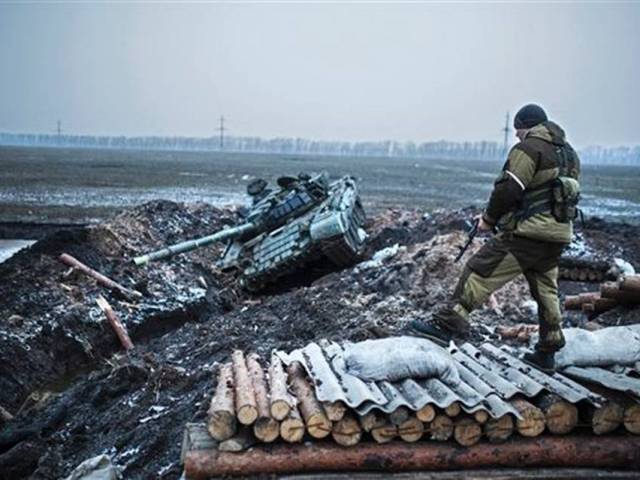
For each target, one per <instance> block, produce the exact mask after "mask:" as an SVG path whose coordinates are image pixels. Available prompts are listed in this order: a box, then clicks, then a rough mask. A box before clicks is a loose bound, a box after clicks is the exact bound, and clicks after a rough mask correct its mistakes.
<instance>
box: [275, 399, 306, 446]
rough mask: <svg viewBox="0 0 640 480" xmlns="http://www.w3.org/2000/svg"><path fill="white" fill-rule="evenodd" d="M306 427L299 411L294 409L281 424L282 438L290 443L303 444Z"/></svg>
mask: <svg viewBox="0 0 640 480" xmlns="http://www.w3.org/2000/svg"><path fill="white" fill-rule="evenodd" d="M304 432H305V426H304V422H303V421H302V418H301V417H300V414H299V413H298V409H296V408H294V409H292V410H291V412H290V413H289V416H288V417H287V418H285V419H284V420H283V421H282V423H281V424H280V436H281V437H282V438H283V439H284V440H285V441H286V442H289V443H296V442H301V441H302V438H303V437H304Z"/></svg>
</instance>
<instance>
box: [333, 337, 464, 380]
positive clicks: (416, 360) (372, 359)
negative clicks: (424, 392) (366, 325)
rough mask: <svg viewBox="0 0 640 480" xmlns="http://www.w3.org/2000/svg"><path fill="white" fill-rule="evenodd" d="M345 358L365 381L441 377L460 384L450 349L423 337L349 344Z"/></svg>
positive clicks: (352, 370)
mask: <svg viewBox="0 0 640 480" xmlns="http://www.w3.org/2000/svg"><path fill="white" fill-rule="evenodd" d="M344 359H345V363H346V366H347V371H348V373H350V374H351V375H354V376H356V377H358V378H361V379H363V380H373V381H377V380H387V381H390V382H393V381H396V380H401V379H403V378H438V379H440V380H442V381H443V382H445V383H448V384H450V385H457V384H458V383H460V376H459V374H458V369H457V367H456V364H455V361H454V360H453V358H452V357H451V355H449V352H447V351H446V350H445V349H444V348H442V347H440V346H438V345H436V344H435V343H433V342H431V341H429V340H426V339H422V338H415V337H391V338H382V339H379V340H366V341H364V342H359V343H351V344H347V345H346V346H345V355H344Z"/></svg>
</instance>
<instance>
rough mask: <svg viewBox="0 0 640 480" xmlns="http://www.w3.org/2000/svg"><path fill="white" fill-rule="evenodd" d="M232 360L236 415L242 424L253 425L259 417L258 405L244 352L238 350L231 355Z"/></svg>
mask: <svg viewBox="0 0 640 480" xmlns="http://www.w3.org/2000/svg"><path fill="white" fill-rule="evenodd" d="M231 362H232V364H233V380H234V382H235V404H236V416H237V417H238V421H239V422H240V423H241V424H243V425H251V424H253V422H255V421H256V419H257V418H258V405H257V403H256V394H255V391H254V389H253V382H252V381H251V378H250V377H249V370H248V369H247V362H246V361H245V358H244V354H243V353H242V352H241V351H240V350H236V351H235V352H233V354H232V355H231Z"/></svg>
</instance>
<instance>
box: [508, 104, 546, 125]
mask: <svg viewBox="0 0 640 480" xmlns="http://www.w3.org/2000/svg"><path fill="white" fill-rule="evenodd" d="M546 121H547V114H546V113H544V110H543V109H542V107H540V106H539V105H534V104H533V103H530V104H529V105H525V106H524V107H522V108H521V109H520V110H518V113H516V116H515V118H514V119H513V126H514V127H515V128H516V129H517V130H520V129H527V128H532V127H535V126H536V125H538V124H539V123H542V122H546Z"/></svg>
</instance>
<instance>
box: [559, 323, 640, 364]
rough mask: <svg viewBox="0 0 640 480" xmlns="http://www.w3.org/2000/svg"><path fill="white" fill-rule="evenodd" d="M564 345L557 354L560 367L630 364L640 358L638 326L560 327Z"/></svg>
mask: <svg viewBox="0 0 640 480" xmlns="http://www.w3.org/2000/svg"><path fill="white" fill-rule="evenodd" d="M562 333H564V338H565V340H566V342H567V343H566V345H565V346H564V348H562V349H561V350H560V351H558V353H557V354H556V366H557V367H559V368H563V367H568V366H572V365H573V366H576V367H607V366H610V365H633V364H635V363H636V362H639V361H640V325H628V326H624V327H607V328H603V329H601V330H596V331H595V332H591V331H589V330H583V329H581V328H566V329H563V330H562Z"/></svg>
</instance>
